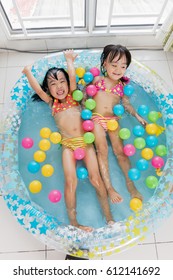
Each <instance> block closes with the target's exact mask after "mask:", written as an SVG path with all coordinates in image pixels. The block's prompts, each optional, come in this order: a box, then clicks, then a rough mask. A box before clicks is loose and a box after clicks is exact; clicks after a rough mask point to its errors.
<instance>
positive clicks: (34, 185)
mask: <svg viewBox="0 0 173 280" xmlns="http://www.w3.org/2000/svg"><path fill="white" fill-rule="evenodd" d="M41 189H42V184H41V182H40V181H38V180H34V181H32V182H31V183H30V184H29V190H30V192H31V193H39V192H40V191H41Z"/></svg>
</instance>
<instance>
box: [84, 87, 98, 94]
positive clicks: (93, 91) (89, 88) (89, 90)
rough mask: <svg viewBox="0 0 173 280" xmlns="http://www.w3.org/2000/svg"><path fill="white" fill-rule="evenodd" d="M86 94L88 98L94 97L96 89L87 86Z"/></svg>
mask: <svg viewBox="0 0 173 280" xmlns="http://www.w3.org/2000/svg"><path fill="white" fill-rule="evenodd" d="M86 93H87V94H88V95H89V96H94V95H96V93H97V88H96V86H95V85H89V86H87V88H86Z"/></svg>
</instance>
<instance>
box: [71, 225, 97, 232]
mask: <svg viewBox="0 0 173 280" xmlns="http://www.w3.org/2000/svg"><path fill="white" fill-rule="evenodd" d="M75 227H77V228H79V229H81V230H84V231H86V232H92V231H93V228H91V227H87V226H83V225H79V224H78V225H75Z"/></svg>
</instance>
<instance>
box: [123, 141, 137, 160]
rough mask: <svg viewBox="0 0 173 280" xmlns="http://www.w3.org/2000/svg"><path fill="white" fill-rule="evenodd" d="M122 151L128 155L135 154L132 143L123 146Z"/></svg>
mask: <svg viewBox="0 0 173 280" xmlns="http://www.w3.org/2000/svg"><path fill="white" fill-rule="evenodd" d="M123 151H124V154H125V155H126V156H128V157H130V156H133V155H134V154H135V152H136V149H135V147H134V146H133V145H132V144H127V145H125V146H124V148H123Z"/></svg>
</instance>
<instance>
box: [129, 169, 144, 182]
mask: <svg viewBox="0 0 173 280" xmlns="http://www.w3.org/2000/svg"><path fill="white" fill-rule="evenodd" d="M128 176H129V178H130V180H132V181H136V180H138V179H139V178H140V177H141V174H140V171H139V170H138V169H137V168H131V169H129V171H128Z"/></svg>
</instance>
